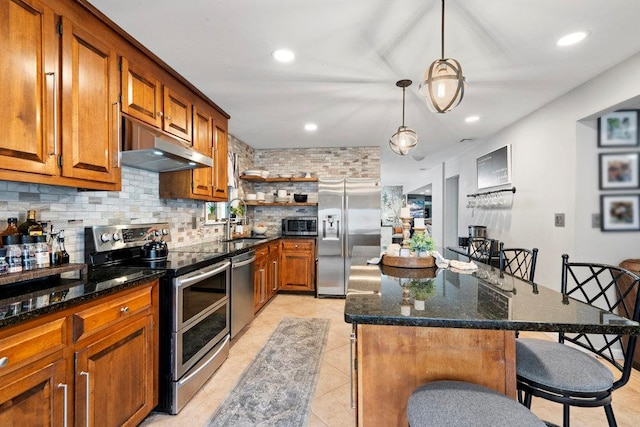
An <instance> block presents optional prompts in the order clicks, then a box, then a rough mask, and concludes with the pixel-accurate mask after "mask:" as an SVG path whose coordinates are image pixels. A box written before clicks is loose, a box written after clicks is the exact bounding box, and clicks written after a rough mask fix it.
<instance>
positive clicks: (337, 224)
mask: <svg viewBox="0 0 640 427" xmlns="http://www.w3.org/2000/svg"><path fill="white" fill-rule="evenodd" d="M336 237H337V238H338V239H339V240H341V238H342V236H341V234H340V220H339V219H337V220H336ZM340 256H344V250H343V248H342V246H340Z"/></svg>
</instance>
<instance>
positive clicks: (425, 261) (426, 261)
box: [382, 255, 436, 268]
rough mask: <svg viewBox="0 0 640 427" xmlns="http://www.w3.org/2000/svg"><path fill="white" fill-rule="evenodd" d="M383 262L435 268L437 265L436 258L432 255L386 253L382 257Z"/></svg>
mask: <svg viewBox="0 0 640 427" xmlns="http://www.w3.org/2000/svg"><path fill="white" fill-rule="evenodd" d="M382 264H384V265H389V266H391V267H403V268H433V267H435V266H436V259H435V258H434V257H432V256H427V257H408V256H389V255H384V256H383V257H382Z"/></svg>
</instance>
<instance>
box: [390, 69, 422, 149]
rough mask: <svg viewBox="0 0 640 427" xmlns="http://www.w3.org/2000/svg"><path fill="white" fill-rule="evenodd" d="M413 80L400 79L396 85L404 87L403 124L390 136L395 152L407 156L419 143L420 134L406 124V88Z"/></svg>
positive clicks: (391, 145)
mask: <svg viewBox="0 0 640 427" xmlns="http://www.w3.org/2000/svg"><path fill="white" fill-rule="evenodd" d="M411 83H413V82H412V81H411V80H398V81H397V82H396V86H398V87H401V88H402V126H400V127H399V128H398V130H397V131H396V133H394V134H393V135H391V138H389V147H391V150H393V152H394V153H396V154H399V155H401V156H406V155H407V154H408V153H409V151H411V150H413V149H414V148H415V146H416V145H418V134H417V133H416V131H414V130H413V129H410V128H408V127H406V126H405V125H404V103H405V89H406V88H407V87H409V86H411Z"/></svg>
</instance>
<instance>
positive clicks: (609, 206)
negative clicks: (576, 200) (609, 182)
mask: <svg viewBox="0 0 640 427" xmlns="http://www.w3.org/2000/svg"><path fill="white" fill-rule="evenodd" d="M600 218H601V223H600V229H601V230H602V231H640V194H605V195H601V196H600Z"/></svg>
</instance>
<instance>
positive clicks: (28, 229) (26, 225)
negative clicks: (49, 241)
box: [18, 209, 42, 236]
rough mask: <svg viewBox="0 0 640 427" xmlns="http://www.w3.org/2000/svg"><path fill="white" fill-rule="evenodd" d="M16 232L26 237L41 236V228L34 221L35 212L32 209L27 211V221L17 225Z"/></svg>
mask: <svg viewBox="0 0 640 427" xmlns="http://www.w3.org/2000/svg"><path fill="white" fill-rule="evenodd" d="M18 232H19V233H20V234H24V235H28V236H41V235H42V226H41V225H40V223H39V222H38V221H36V211H35V210H34V209H29V210H28V211H27V220H26V221H25V222H23V223H21V224H20V225H18Z"/></svg>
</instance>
